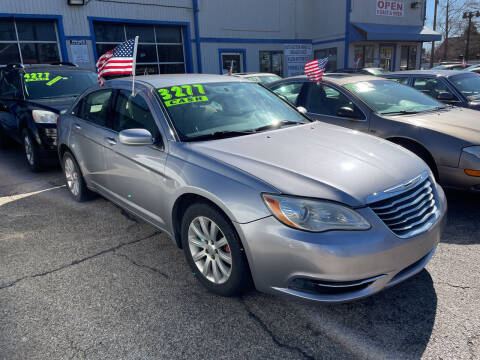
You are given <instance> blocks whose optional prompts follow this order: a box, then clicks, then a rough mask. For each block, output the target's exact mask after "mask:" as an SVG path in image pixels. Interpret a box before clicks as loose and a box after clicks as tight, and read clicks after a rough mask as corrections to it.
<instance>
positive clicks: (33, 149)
mask: <svg viewBox="0 0 480 360" xmlns="http://www.w3.org/2000/svg"><path fill="white" fill-rule="evenodd" d="M22 138H23V149H24V151H25V159H26V160H27V165H28V167H29V168H30V170H32V171H33V172H38V171H40V170H42V163H41V160H40V150H39V148H38V145H37V144H36V143H35V140H34V139H33V137H32V136H31V135H30V133H29V132H28V130H27V129H23V131H22Z"/></svg>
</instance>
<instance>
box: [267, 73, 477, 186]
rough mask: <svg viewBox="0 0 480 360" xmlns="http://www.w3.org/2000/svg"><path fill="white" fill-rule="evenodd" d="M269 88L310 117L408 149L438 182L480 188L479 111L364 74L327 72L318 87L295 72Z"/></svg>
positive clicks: (446, 184)
mask: <svg viewBox="0 0 480 360" xmlns="http://www.w3.org/2000/svg"><path fill="white" fill-rule="evenodd" d="M407 76H408V75H407ZM473 76H475V77H477V75H473ZM269 88H270V89H272V90H273V91H275V92H276V93H278V94H279V95H281V96H282V97H284V98H285V99H287V100H288V101H289V102H291V103H292V104H294V105H295V106H298V107H302V108H304V109H305V110H306V113H307V115H308V116H309V117H310V118H312V119H315V120H319V121H322V122H327V123H330V124H334V125H339V126H344V127H347V128H350V129H352V130H358V131H362V132H365V133H369V134H372V135H376V136H378V137H381V138H384V139H387V140H389V141H391V142H393V143H395V144H398V145H400V146H402V147H404V148H406V149H408V150H410V151H412V152H413V153H414V154H416V155H417V156H419V157H420V158H421V159H422V160H423V161H425V162H426V163H427V164H428V166H429V167H430V169H431V170H432V172H433V173H434V175H435V177H436V178H437V180H438V182H439V183H440V184H441V185H442V186H447V187H453V188H458V189H462V190H470V191H480V112H479V111H475V110H472V109H465V108H458V107H454V106H450V105H445V104H443V103H441V102H439V101H437V100H435V99H433V98H431V97H430V96H427V95H425V94H423V93H421V92H420V91H417V90H415V89H413V88H411V87H408V86H405V85H402V84H399V83H397V82H395V81H391V80H385V79H382V78H379V77H376V76H368V75H353V74H352V75H351V74H327V75H325V76H324V77H323V79H322V81H321V82H320V84H319V85H317V84H315V83H312V82H311V81H309V80H308V78H307V77H306V76H297V77H291V78H288V79H284V80H281V81H277V82H275V83H273V84H270V85H269Z"/></svg>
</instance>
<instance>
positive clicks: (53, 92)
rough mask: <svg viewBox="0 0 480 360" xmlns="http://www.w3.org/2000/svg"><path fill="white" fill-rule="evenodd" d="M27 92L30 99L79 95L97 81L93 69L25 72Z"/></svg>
mask: <svg viewBox="0 0 480 360" xmlns="http://www.w3.org/2000/svg"><path fill="white" fill-rule="evenodd" d="M23 76H24V80H25V92H26V95H27V98H28V99H32V100H34V99H51V98H57V97H67V96H77V95H79V94H81V93H82V92H83V91H84V90H85V89H87V88H89V87H90V86H92V85H93V84H95V83H96V82H97V76H96V74H95V73H94V72H92V71H81V70H75V71H51V70H46V71H44V72H38V71H37V72H33V71H32V72H25V74H24V75H23Z"/></svg>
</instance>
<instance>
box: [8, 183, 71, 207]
mask: <svg viewBox="0 0 480 360" xmlns="http://www.w3.org/2000/svg"><path fill="white" fill-rule="evenodd" d="M65 186H66V185H60V186H54V187H51V188H48V189H43V190H38V191H32V192H28V193H23V194H16V195H9V196H2V197H0V206H2V205H5V204H8V203H9V202H12V201H16V200H20V199H24V198H26V197H29V196H33V195H37V194H40V193H42V192H45V191H50V190H55V189H59V188H63V187H65Z"/></svg>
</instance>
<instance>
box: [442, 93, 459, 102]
mask: <svg viewBox="0 0 480 360" xmlns="http://www.w3.org/2000/svg"><path fill="white" fill-rule="evenodd" d="M437 100H440V101H455V100H457V98H456V96H455V95H453V94H452V93H450V92H446V91H444V92H441V93H440V94H438V95H437Z"/></svg>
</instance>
